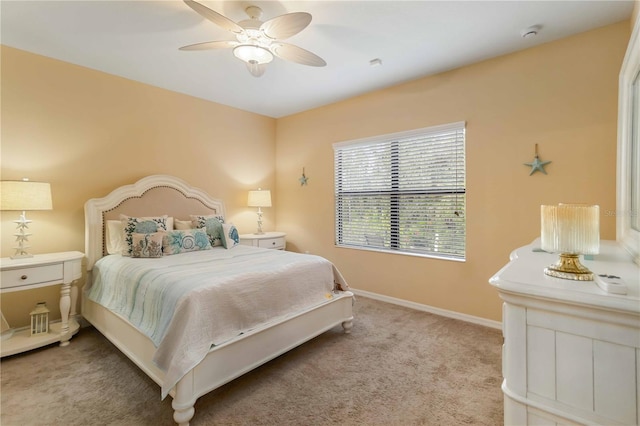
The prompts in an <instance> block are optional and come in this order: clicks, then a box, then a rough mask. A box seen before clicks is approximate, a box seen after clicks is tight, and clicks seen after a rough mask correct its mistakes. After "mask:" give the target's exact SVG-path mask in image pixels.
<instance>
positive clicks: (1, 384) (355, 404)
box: [0, 297, 503, 426]
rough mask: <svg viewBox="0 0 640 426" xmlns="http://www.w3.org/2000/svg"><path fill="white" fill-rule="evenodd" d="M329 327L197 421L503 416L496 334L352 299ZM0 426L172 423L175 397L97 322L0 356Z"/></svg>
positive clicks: (461, 421) (423, 420)
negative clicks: (64, 337) (350, 321)
mask: <svg viewBox="0 0 640 426" xmlns="http://www.w3.org/2000/svg"><path fill="white" fill-rule="evenodd" d="M355 315H356V317H355V321H354V327H353V331H352V334H350V335H345V334H343V333H342V328H341V327H336V328H335V329H332V330H330V331H328V332H326V333H324V334H323V335H321V336H318V337H317V338H315V339H314V340H312V341H310V342H308V343H306V344H304V345H302V346H300V347H298V348H296V349H294V350H292V351H290V352H288V353H286V354H284V355H282V356H280V357H279V358H276V359H275V360H273V361H271V362H269V363H267V364H266V365H264V366H262V367H260V368H258V369H256V370H254V371H252V372H250V373H248V374H246V375H244V376H242V377H240V378H238V379H236V380H235V381H233V382H231V383H229V384H227V385H225V386H223V387H222V388H219V389H216V390H215V391H213V392H211V393H209V394H207V395H205V396H203V397H201V398H200V399H199V400H198V401H197V403H196V406H195V408H196V413H195V416H194V418H193V420H192V422H191V424H192V425H194V426H197V425H492V426H493V425H501V424H502V422H503V408H502V393H501V390H500V383H501V361H500V354H501V345H502V335H501V333H500V331H499V330H494V329H490V328H486V327H482V326H478V325H474V324H469V323H465V322H462V321H457V320H453V319H449V318H445V317H440V316H437V315H432V314H429V313H425V312H420V311H415V310H412V309H408V308H404V307H400V306H396V305H392V304H388V303H384V302H380V301H376V300H372V299H368V298H364V297H358V299H357V303H356V305H355ZM0 393H1V404H0V409H1V411H0V424H2V426H14V425H59V424H65V425H82V426H85V425H126V426H132V425H171V424H174V423H173V420H172V415H173V411H172V409H171V397H167V398H166V399H165V400H164V401H160V388H159V387H158V386H157V385H156V384H155V383H154V382H153V381H151V380H150V379H149V378H148V377H147V376H145V375H144V374H143V373H142V372H141V371H140V370H139V369H138V368H137V367H136V366H135V365H134V364H133V363H131V362H130V361H129V360H128V359H127V358H126V357H125V356H124V355H122V354H121V353H120V352H119V351H118V350H117V349H116V348H115V347H114V346H113V345H111V344H110V343H109V342H108V341H107V340H106V339H105V338H104V337H102V335H100V334H99V333H98V332H97V331H96V330H95V329H93V328H92V327H89V328H83V329H82V330H80V332H79V333H78V335H76V336H75V337H74V338H73V339H72V341H71V345H69V346H68V347H66V348H60V347H58V346H55V345H52V346H48V347H46V348H42V349H38V350H34V351H31V352H27V353H24V354H20V355H14V356H11V357H7V358H4V359H2V362H1V363H0Z"/></svg>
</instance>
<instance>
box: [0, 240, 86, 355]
mask: <svg viewBox="0 0 640 426" xmlns="http://www.w3.org/2000/svg"><path fill="white" fill-rule="evenodd" d="M83 257H84V254H83V253H80V252H78V251H68V252H62V253H49V254H36V255H34V256H33V257H29V258H25V259H11V258H8V257H3V258H2V259H0V274H1V276H0V293H9V292H14V291H22V290H29V289H34V288H39V287H47V286H51V285H57V284H62V287H61V289H60V314H61V317H62V318H61V321H60V322H59V323H54V324H50V326H49V333H47V334H45V335H43V336H33V337H32V336H30V329H29V328H27V329H26V330H25V329H22V330H17V331H16V333H15V334H14V335H13V336H12V337H10V338H9V339H7V340H5V341H3V342H2V347H1V348H0V357H4V356H8V355H13V354H17V353H20V352H24V351H28V350H31V349H35V348H39V347H41V346H45V345H49V344H51V343H54V342H60V346H67V345H68V344H69V339H71V336H73V335H74V334H76V333H77V332H78V329H79V328H80V327H79V325H78V323H77V321H76V320H75V318H73V317H72V318H70V317H69V313H70V312H71V313H72V314H73V315H75V303H76V299H77V289H75V288H74V290H75V291H73V294H72V289H71V283H72V282H73V281H75V280H77V279H79V278H80V277H82V258H83ZM72 307H73V309H72Z"/></svg>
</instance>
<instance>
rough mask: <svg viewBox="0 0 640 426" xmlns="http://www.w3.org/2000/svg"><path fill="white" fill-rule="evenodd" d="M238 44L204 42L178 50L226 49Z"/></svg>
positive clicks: (229, 41)
mask: <svg viewBox="0 0 640 426" xmlns="http://www.w3.org/2000/svg"><path fill="white" fill-rule="evenodd" d="M238 44H239V43H238V42H237V41H235V40H221V41H205V42H203V43H196V44H190V45H188V46H182V47H180V48H179V49H178V50H211V49H227V48H231V47H235V46H237V45H238Z"/></svg>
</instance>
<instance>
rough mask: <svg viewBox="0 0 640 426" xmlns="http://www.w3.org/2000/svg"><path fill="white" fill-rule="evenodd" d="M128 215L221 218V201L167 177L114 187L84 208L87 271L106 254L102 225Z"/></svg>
mask: <svg viewBox="0 0 640 426" xmlns="http://www.w3.org/2000/svg"><path fill="white" fill-rule="evenodd" d="M120 214H126V215H128V216H159V215H165V214H166V215H168V216H171V217H174V218H176V219H181V220H189V215H192V214H216V215H219V216H223V217H224V215H225V211H224V204H223V202H222V201H221V200H218V199H216V198H212V197H211V196H209V195H208V194H207V193H205V192H204V191H203V190H201V189H198V188H194V187H192V186H190V185H188V184H187V183H186V182H185V181H183V180H181V179H179V178H176V177H173V176H168V175H152V176H147V177H145V178H142V179H140V180H139V181H137V182H136V183H134V184H131V185H125V186H121V187H120V188H116V189H114V190H113V191H111V193H110V194H109V195H107V196H106V197H103V198H92V199H90V200H89V201H87V202H86V203H85V205H84V225H85V235H84V238H85V255H86V257H87V270H88V271H91V269H92V268H93V264H94V263H95V262H96V261H97V260H98V259H100V258H101V257H102V256H104V255H105V254H106V249H105V243H104V238H105V229H104V228H105V226H104V225H105V223H106V221H107V220H109V219H118V218H119V217H120Z"/></svg>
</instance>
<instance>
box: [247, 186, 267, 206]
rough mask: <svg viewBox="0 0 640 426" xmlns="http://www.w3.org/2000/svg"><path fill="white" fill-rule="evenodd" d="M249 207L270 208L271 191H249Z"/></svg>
mask: <svg viewBox="0 0 640 426" xmlns="http://www.w3.org/2000/svg"><path fill="white" fill-rule="evenodd" d="M247 205H248V206H249V207H271V191H269V190H268V189H267V190H264V191H263V190H261V189H258V190H257V191H249V200H248V202H247Z"/></svg>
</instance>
